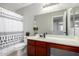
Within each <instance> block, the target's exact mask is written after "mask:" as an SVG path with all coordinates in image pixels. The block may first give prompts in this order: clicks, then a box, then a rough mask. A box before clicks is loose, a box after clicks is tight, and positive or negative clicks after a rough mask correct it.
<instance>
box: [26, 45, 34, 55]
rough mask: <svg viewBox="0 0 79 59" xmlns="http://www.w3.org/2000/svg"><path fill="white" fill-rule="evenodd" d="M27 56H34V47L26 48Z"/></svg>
mask: <svg viewBox="0 0 79 59" xmlns="http://www.w3.org/2000/svg"><path fill="white" fill-rule="evenodd" d="M27 54H28V56H35V47H34V46H30V45H28V46H27Z"/></svg>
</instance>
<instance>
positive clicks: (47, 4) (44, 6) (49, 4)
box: [43, 3, 58, 8]
mask: <svg viewBox="0 0 79 59" xmlns="http://www.w3.org/2000/svg"><path fill="white" fill-rule="evenodd" d="M56 4H58V3H45V4H43V8H46V7H50V6H53V5H56Z"/></svg>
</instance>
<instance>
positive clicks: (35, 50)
mask: <svg viewBox="0 0 79 59" xmlns="http://www.w3.org/2000/svg"><path fill="white" fill-rule="evenodd" d="M27 39H28V40H27V55H28V56H49V55H50V53H51V52H50V48H57V49H62V50H67V51H72V52H76V53H79V43H78V42H79V39H77V38H73V39H72V38H69V37H67V38H66V37H63V36H52V37H46V38H40V37H35V36H29V37H27Z"/></svg>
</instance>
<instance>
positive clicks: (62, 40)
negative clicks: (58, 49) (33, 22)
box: [27, 35, 79, 47]
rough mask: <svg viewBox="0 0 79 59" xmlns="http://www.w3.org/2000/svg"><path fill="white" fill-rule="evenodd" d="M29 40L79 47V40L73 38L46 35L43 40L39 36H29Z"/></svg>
mask: <svg viewBox="0 0 79 59" xmlns="http://www.w3.org/2000/svg"><path fill="white" fill-rule="evenodd" d="M27 39H31V40H38V41H44V42H50V43H56V44H63V45H68V46H74V47H79V38H78V37H73V36H62V35H46V37H45V38H43V37H42V38H41V37H39V35H36V36H29V37H27Z"/></svg>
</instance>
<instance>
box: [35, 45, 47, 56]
mask: <svg viewBox="0 0 79 59" xmlns="http://www.w3.org/2000/svg"><path fill="white" fill-rule="evenodd" d="M47 51H48V50H47V48H45V47H39V46H38V47H36V56H47V53H48V52H47Z"/></svg>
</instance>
